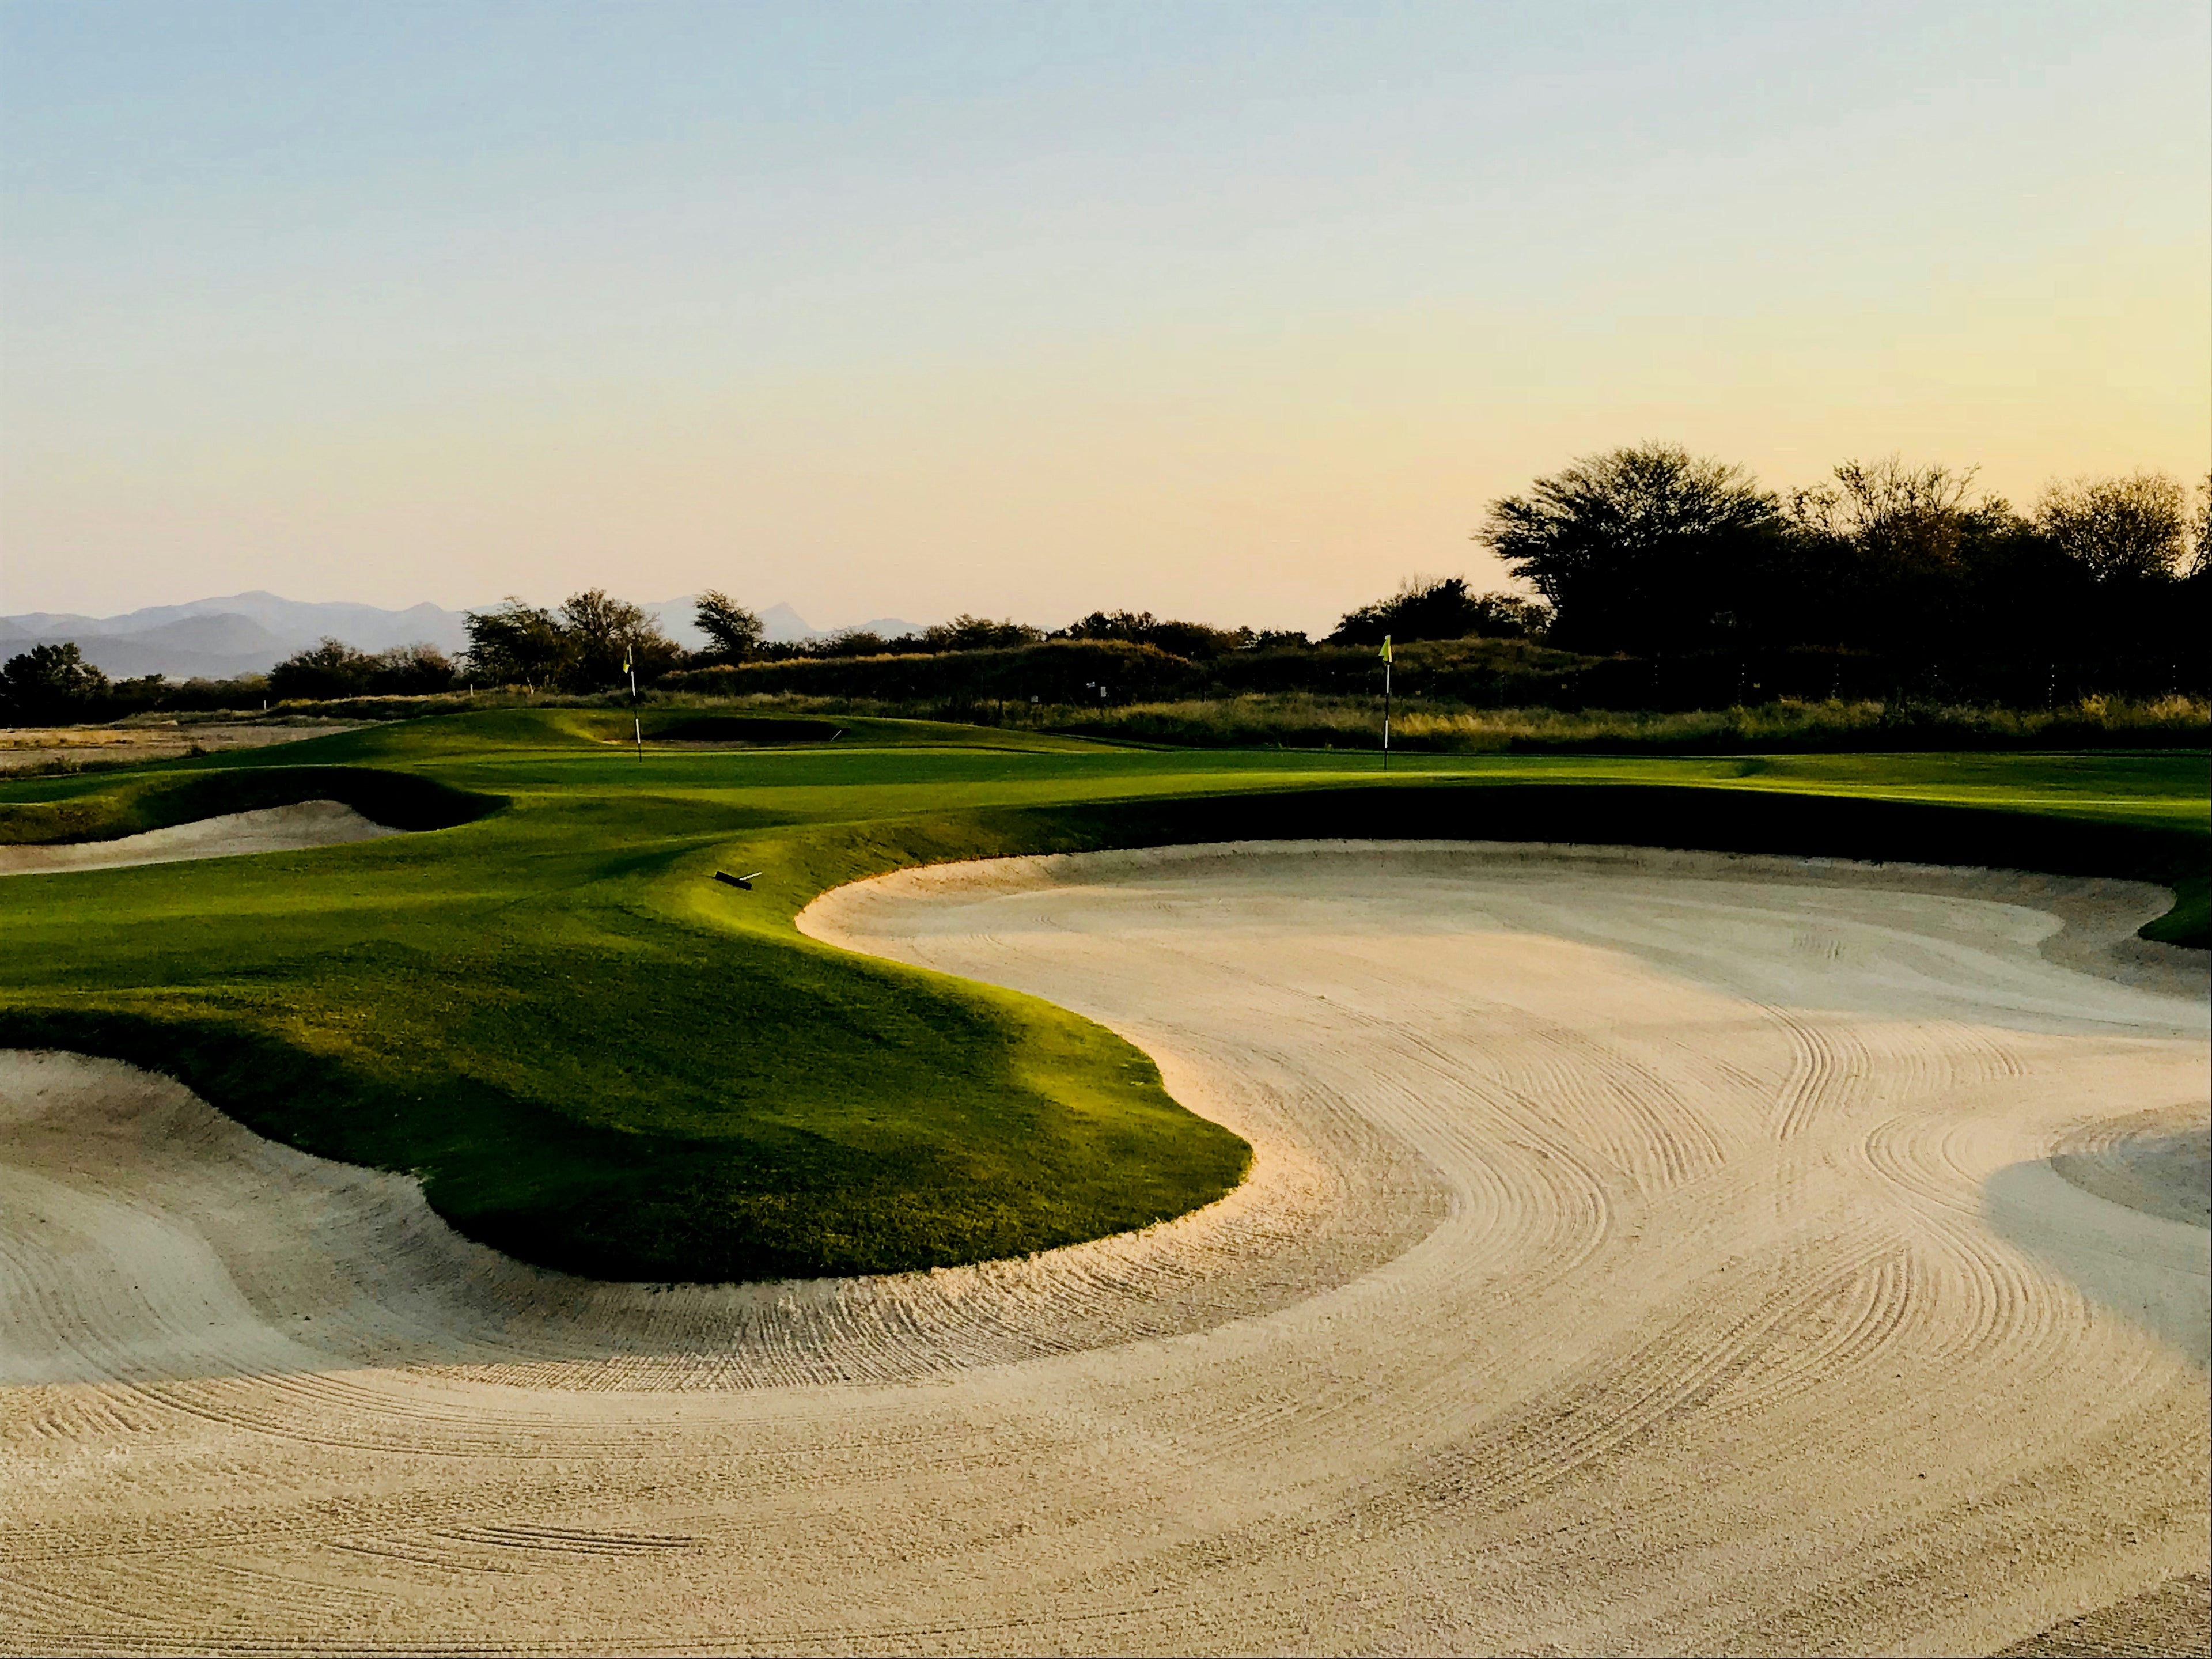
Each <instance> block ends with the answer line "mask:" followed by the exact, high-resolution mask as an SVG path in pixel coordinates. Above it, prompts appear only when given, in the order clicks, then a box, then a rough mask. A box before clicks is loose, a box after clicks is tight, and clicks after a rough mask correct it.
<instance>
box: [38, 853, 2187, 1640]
mask: <svg viewBox="0 0 2212 1659" xmlns="http://www.w3.org/2000/svg"><path fill="white" fill-rule="evenodd" d="M2155 904H2156V896H2155V895H2154V894H2151V893H2149V892H2148V891H2146V890H2142V889H2127V888H2124V887H2119V886H2117V885H2112V884H2082V883H2074V884H2066V883H2051V882H2037V881H2030V880H2027V879H2026V878H2014V877H2002V876H1979V877H1977V876H1971V875H1962V874H1960V873H1958V872H1932V871H1900V870H1887V871H1881V870H1867V869H1863V868H1854V867H1850V866H1835V865H1817V864H1811V863H1804V862H1796V861H1790V860H1745V859H1723V858H1719V857H1711V856H1704V855H1697V856H1692V855H1683V854H1632V853H1620V852H1612V853H1608V852H1605V851H1602V850H1590V849H1579V850H1578V849H1565V848H1483V847H1468V846H1464V845H1462V846H1442V845H1437V846H1430V845H1423V844H1399V845H1389V846H1375V845H1361V844H1351V843H1326V844H1277V845H1273V846H1253V847H1231V848H1182V849H1173V848H1171V849H1166V850H1164V851H1156V852H1146V853H1127V854H1097V855H1091V856H1086V857H1080V858H1066V859H1042V860H1006V861H1002V862H997V863H993V864H988V865H974V866H952V867H946V868H939V869H933V870H924V871H918V872H906V873H904V874H902V875H899V876H895V877H890V878H884V879H883V880H881V881H878V882H872V883H868V884H861V885H860V886H858V887H855V888H850V889H846V890H841V891H840V892H838V893H836V894H832V895H830V896H827V897H826V898H825V899H823V900H822V901H820V902H817V905H816V906H815V907H814V908H813V909H811V911H810V912H809V913H808V915H807V916H806V917H805V919H804V925H805V927H806V928H807V929H808V930H809V931H810V932H812V933H816V934H817V935H818V936H820V937H823V938H825V939H832V940H836V941H837V942H841V943H843V944H846V945H850V946H852V947H853V948H856V949H862V950H867V951H874V952H877V953H879V954H882V955H884V956H889V957H897V958H900V959H902V960H905V961H908V962H912V963H920V964H924V965H927V966H930V967H933V968H939V969H945V970H947V971H950V972H953V973H958V974H963V975H969V976H972V977H975V978H979V979H983V980H988V981H994V982H997V983H1000V984H1005V985H1009V986H1013V987H1018V988H1020V989H1023V990H1025V991H1029V992H1032V993H1035V994H1038V995H1041V996H1044V997H1048V998H1050V999H1052V1000H1054V1001H1056V1002H1059V1003H1061V1004H1063V1005H1065V1006H1069V1007H1072V1008H1075V1009H1078V1010H1079V1011H1081V1012H1085V1013H1086V1014H1089V1015H1091V1016H1093V1017H1094V1018H1098V1019H1101V1020H1103V1021H1104V1022H1105V1023H1107V1024H1110V1025H1111V1026H1113V1027H1114V1028H1115V1029H1116V1030H1120V1031H1121V1032H1123V1033H1125V1034H1126V1035H1127V1036H1129V1037H1131V1038H1132V1039H1133V1040H1134V1041H1136V1042H1139V1043H1140V1044H1141V1045H1143V1046H1144V1047H1145V1048H1146V1050H1147V1051H1148V1052H1150V1053H1152V1054H1154V1055H1155V1056H1156V1057H1157V1058H1158V1060H1160V1062H1161V1065H1162V1067H1163V1070H1164V1073H1165V1075H1166V1077H1167V1079H1168V1080H1169V1083H1170V1087H1171V1088H1173V1089H1174V1090H1175V1091H1176V1093H1177V1095H1178V1097H1181V1098H1182V1099H1184V1100H1186V1101H1188V1103H1191V1104H1192V1105H1193V1106H1194V1107H1195V1108H1196V1109H1200V1110H1202V1111H1205V1112H1206V1113H1208V1114H1209V1115H1213V1116H1217V1117H1218V1118H1220V1119H1222V1120H1224V1121H1228V1122H1230V1123H1231V1125H1232V1126H1233V1127H1236V1128H1237V1130H1238V1131H1239V1132H1240V1133H1243V1134H1244V1135H1246V1136H1247V1137H1248V1138H1249V1139H1251V1141H1252V1142H1253V1144H1254V1146H1255V1149H1256V1159H1255V1169H1254V1172H1253V1176H1252V1178H1251V1180H1250V1181H1249V1182H1247V1183H1246V1185H1245V1186H1244V1187H1243V1188H1240V1189H1239V1191H1238V1192H1237V1194H1233V1195H1231V1197H1230V1198H1228V1199H1227V1200H1224V1201H1223V1202H1222V1203H1220V1204H1218V1205H1216V1206H1212V1207H1211V1208H1209V1209H1207V1210H1206V1211H1202V1212H1199V1213H1197V1214H1194V1215H1192V1216H1188V1217H1185V1218H1182V1219H1181V1220H1179V1221H1176V1222H1173V1223H1170V1224H1167V1225H1163V1226H1159V1227H1155V1228H1152V1229H1150V1230H1147V1231H1145V1232H1143V1233H1139V1234H1136V1235H1133V1236H1130V1237H1125V1238H1121V1239H1113V1240H1103V1241H1100V1242H1099V1243H1095V1244H1091V1245H1085V1246H1081V1247H1079V1248H1077V1249H1071V1250H1065V1251H1057V1252H1053V1253H1051V1254H1049V1255H1043V1256H1040V1257H1037V1258H1035V1259H1033V1260H1031V1261H1024V1262H1012V1263H1000V1264H995V1265H992V1266H988V1267H978V1268H972V1269H962V1270H957V1271H952V1272H946V1273H928V1274H917V1275H910V1276H903V1277H899V1278H893V1279H876V1280H854V1281H844V1282H838V1283H816V1284H795V1285H770V1286H753V1287H721V1288H715V1287H701V1286H676V1287H653V1286H637V1285H592V1284H588V1283H586V1282H583V1281H579V1280H574V1279H564V1278H562V1277H560V1276H558V1275H554V1274H549V1273H535V1272H532V1271H531V1270H528V1269H526V1268H522V1267H517V1266H515V1265H514V1264H513V1263H510V1262H507V1261H502V1260H501V1258H499V1257H497V1256H496V1255H493V1254H492V1253H490V1252H489V1251H485V1250H483V1249H478V1248H477V1247H475V1246H472V1245H470V1244H468V1243H466V1242H465V1241H463V1240H460V1239H459V1238H457V1237H455V1236H454V1235H453V1234H452V1232H451V1231H449V1230H447V1229H446V1228H445V1227H444V1226H443V1225H441V1224H440V1223H439V1222H438V1221H437V1220H436V1218H435V1217H433V1216H432V1215H431V1214H430V1213H429V1212H428V1210H427V1209H426V1208H425V1207H424V1206H423V1204H422V1200H421V1196H420V1194H419V1192H418V1191H417V1189H416V1187H415V1186H414V1184H413V1183H412V1182H410V1181H408V1180H406V1179H404V1178H402V1177H399V1176H386V1175H378V1174H374V1173H370V1172H365V1171H362V1170H352V1169H347V1168H343V1167H340V1166H337V1165H333V1164H325V1163H321V1162H319V1161H317V1160H315V1159H312V1158H307V1157H305V1156H303V1155H301V1154H299V1153H296V1152H291V1151H289V1150H287V1149H285V1148H282V1147H278V1146H272V1145H270V1144H269V1143H267V1142H264V1141H262V1140H259V1139H257V1138H255V1137H254V1136H252V1135H251V1134H249V1133H246V1131H245V1130H243V1129H242V1128H240V1127H238V1126H237V1125H235V1124H234V1123H231V1122H230V1121H228V1120H227V1119H225V1118H223V1117H222V1116H221V1115H218V1114H216V1113H215V1112H213V1111H211V1110H210V1109H208V1108H207V1107H206V1106H204V1104H202V1103H200V1102H198V1101H197V1100H196V1099H194V1098H193V1097H191V1095H189V1094H188V1093H186V1092H185V1091H183V1090H182V1089H180V1088H179V1087H177V1086H175V1085H172V1084H168V1083H166V1082H164V1081H163V1080H161V1079H157V1078H153V1077H149V1076H148V1075H146V1074H144V1073H137V1072H132V1071H130V1070H128V1069H126V1068H125V1067H122V1066H116V1065H112V1064H110V1063H106V1062H100V1061H94V1060H83V1059H80V1058H76V1057H73V1056H67V1055H52V1054H46V1055H40V1054H17V1055H15V1056H12V1057H10V1058H9V1059H8V1060H6V1062H5V1064H4V1066H0V1495H4V1497H0V1644H5V1645H6V1646H8V1647H9V1648H13V1649H16V1650H36V1651H42V1652H60V1651H98V1652H134V1651H177V1650H192V1651H209V1650H215V1651H237V1652H248V1651H251V1652H263V1651H268V1650H299V1649H322V1650H327V1649H341V1650H355V1651H385V1650H389V1651H420V1650H438V1651H442V1652H459V1653H473V1652H525V1651H527V1652H560V1653H565V1652H603V1651H609V1650H624V1651H676V1652H689V1651H704V1650H774V1651H781V1652H805V1651H817V1650H831V1651H848V1650H855V1649H859V1650H870V1651H908V1650H953V1651H973V1650H1016V1651H1033V1650H1086V1651H1099V1650H1103V1651H1188V1650H1209V1651H1287V1650H1364V1651H1422V1652H1429V1651H1439V1650H1453V1651H1470V1652H1494V1651H1518V1652H1577V1651H1589V1652H1620V1651H1646V1652H1658V1651H1668V1650H1673V1651H1686V1652H1688V1651H1696V1652H1772V1651H1819V1650H1836V1651H1854V1652H1880V1651H1898V1650H1903V1651H1920V1652H1926V1651H1949V1652H1972V1651H1984V1652H1986V1651H1991V1650H1998V1649H2002V1648H2006V1647H2009V1646H2014V1645H2015V1644H2022V1643H2034V1642H2037V1641H2039V1640H2041V1641H2044V1642H2045V1643H2046V1644H2048V1643H2051V1642H2057V1643H2059V1644H2061V1645H2062V1646H2063V1644H2065V1643H2068V1642H2071V1641H2073V1640H2074V1639H2075V1636H2076V1635H2078V1633H2079V1632H2081V1631H2085V1630H2092V1629H2093V1630H2095V1631H2097V1632H2105V1631H2106V1626H2108V1625H2109V1626H2112V1629H2113V1630H2114V1631H2115V1632H2118V1634H2117V1635H2116V1636H2114V1637H2113V1638H2112V1639H2114V1640H2121V1639H2125V1640H2135V1639H2136V1637H2135V1636H2130V1634H2129V1632H2130V1631H2136V1625H2138V1624H2141V1623H2142V1620H2143V1619H2146V1618H2148V1619H2151V1620H2152V1622H2151V1623H2150V1624H2147V1625H2142V1629H2141V1630H2140V1631H2139V1632H2136V1633H2137V1635H2140V1636H2142V1638H2144V1639H2146V1640H2148V1641H2149V1642H2151V1643H2152V1644H2153V1645H2154V1646H2155V1645H2158V1644H2162V1643H2165V1642H2167V1641H2169V1640H2170V1639H2171V1632H2172V1629H2173V1628H2176V1626H2173V1624H2172V1620H2173V1618H2175V1617H2179V1618H2181V1619H2182V1620H2183V1626H2188V1629H2185V1634H2186V1633H2189V1629H2193V1626H2191V1625H2190V1621H2191V1620H2195V1619H2196V1618H2197V1614H2196V1613H2194V1612H2192V1611H2190V1610H2191V1609H2193V1608H2195V1607H2199V1606H2201V1605H2202V1603H2203V1596H2202V1595H2201V1593H2200V1591H2199V1590H2197V1589H2189V1588H2188V1586H2189V1584H2190V1583H2192V1582H2193V1581H2194V1580H2195V1578H2196V1577H2197V1576H2200V1575H2202V1574H2203V1573H2204V1571H2206V1568H2207V1559H2206V1558H2207V1542H2206V1540H2207V1529H2208V1524H2212V1516H2208V1504H2207V1496H2206V1492H2207V1484H2208V1474H2212V1462H2209V1461H2208V1446H2207V1408H2208V1399H2207V1377H2206V1362H2207V1355H2206V1346H2207V1340H2208V1339H2207V1328H2208V1312H2207V1303H2208V1283H2212V1275H2208V1259H2207V1241H2208V1239H2212V1233H2209V1232H2208V1231H2207V1230H2206V1229H2205V1227H2204V1226H2203V1225H2201V1220H2200V1219H2199V1218H2197V1217H2196V1216H2195V1214H2194V1212H2192V1210H2191V1198H2190V1193H2191V1188H2190V1187H2189V1184H2188V1183H2189V1182H2190V1181H2191V1180H2192V1179H2194V1177H2193V1176H2191V1175H2190V1173H2189V1171H2190V1170H2191V1169H2192V1168H2193V1169H2200V1170H2201V1169H2202V1168H2203V1164H2202V1162H2201V1160H2202V1157H2203V1152H2202V1148H2203V1145H2204V1142H2205V1135H2206V1125H2207V1121H2208V1116H2209V1115H2212V1111H2209V1110H2208V1101H2207V1093H2208V1085H2207V1073H2208V1044H2207V1023H2208V1022H2207V1008H2206V1004H2205V1000H2204V998H2203V994H2202V992H2201V990H2199V991H2197V993H2196V994H2176V992H2175V990H2174V988H2173V987H2174V985H2175V984H2176V983H2182V982H2183V981H2177V980H2176V979H2175V978H2174V975H2175V973H2177V972H2178V973H2181V974H2182V975H2184V979H2185V973H2186V971H2187V970H2185V969H2181V970H2173V969H2172V964H2170V963H2169V964H2167V965H2166V969H2162V970H2161V971H2166V979H2165V980H2159V979H2158V977H2157V975H2155V974H2153V975H2151V976H2150V979H2149V980H2148V981H2147V980H2146V979H2145V977H2144V971H2142V964H2141V963H2135V964H2133V965H2132V966H2130V965H2129V964H2127V963H2121V964H2119V966H2118V967H2116V968H2114V969H2113V973H2118V974H2121V975H2122V977H2114V976H2112V974H2104V975H2098V974H2092V973H2090V972H2087V971H2084V968H2085V966H2094V965H2096V964H2097V963H2099V962H2100V960H2105V959H2106V958H2108V957H2110V954H2111V946H2112V943H2113V941H2115V940H2119V939H2124V937H2125V935H2126V934H2127V933H2128V932H2129V931H2130V929H2131V928H2132V927H2134V926H2135V924H2136V922H2137V921H2141V920H2142V916H2143V915H2144V914H2146V912H2147V911H2148V909H2150V908H2154V906H2155ZM2100 953H2102V955H2101V956H2100ZM2107 965H2108V966H2110V965H2111V963H2109V962H2107ZM2123 970H2124V971H2123ZM2169 970H2170V971H2169ZM2128 977H2132V980H2133V981H2134V982H2124V980H2125V979H2126V978H2128ZM2154 981H2155V982H2154ZM2160 987H2164V988H2160ZM2183 988H2184V989H2186V988H2187V987H2186V985H2185V983H2184V984H2183ZM2192 1158H2195V1159H2197V1160H2199V1161H2198V1162H2197V1164H2191V1162H2190V1160H2191V1159H2192ZM2177 1170H2179V1174H2178V1175H2177V1173H2176V1171H2177ZM2177 1584H2179V1585H2181V1586H2182V1588H2181V1589H2178V1590H2177V1589H2174V1588H2173V1587H2174V1586H2175V1585H2177ZM2169 1604H2170V1605H2169ZM2142 1607H2151V1608H2154V1609H2155V1608H2160V1607H2163V1608H2166V1612H2165V1613H2157V1614H2155V1616H2153V1615H2150V1614H2141V1613H2132V1612H2130V1611H2129V1609H2130V1608H2142ZM2174 1608H2179V1609H2182V1613H2179V1614H2175V1613H2173V1611H2172V1610H2173V1609H2174ZM2085 1620H2086V1621H2087V1622H2084V1621H2085ZM2131 1620H2133V1621H2135V1622H2134V1623H2130V1621H2131ZM2159 1620H2165V1622H2164V1623H2160V1622H2158V1621H2159ZM2116 1621H2117V1622H2116ZM2050 1632H2057V1633H2056V1634H2044V1635H2039V1633H2050ZM2100 1639H2103V1638H2102V1637H2101V1636H2100ZM2035 1650H2038V1651H2040V1650H2043V1649H2041V1648H2037V1649H2035ZM2052 1650H2057V1649H2052Z"/></svg>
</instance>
